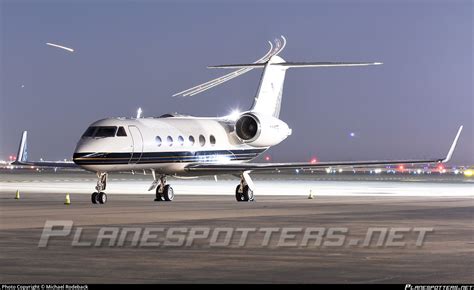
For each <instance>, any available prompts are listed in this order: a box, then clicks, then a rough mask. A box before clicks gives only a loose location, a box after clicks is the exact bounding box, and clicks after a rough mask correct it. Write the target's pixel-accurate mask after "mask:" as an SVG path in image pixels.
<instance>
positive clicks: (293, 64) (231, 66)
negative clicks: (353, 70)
mask: <svg viewBox="0 0 474 290" xmlns="http://www.w3.org/2000/svg"><path fill="white" fill-rule="evenodd" d="M381 64H382V63H381V62H282V63H271V64H270V65H272V66H283V67H287V68H292V67H346V66H368V65H381ZM265 65H266V63H243V64H222V65H212V66H208V68H229V69H234V68H263V67H265Z"/></svg>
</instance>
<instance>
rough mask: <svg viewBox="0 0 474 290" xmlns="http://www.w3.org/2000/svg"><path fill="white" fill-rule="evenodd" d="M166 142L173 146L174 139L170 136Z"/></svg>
mask: <svg viewBox="0 0 474 290" xmlns="http://www.w3.org/2000/svg"><path fill="white" fill-rule="evenodd" d="M166 141H168V146H170V147H171V146H173V137H171V136H168V138H166Z"/></svg>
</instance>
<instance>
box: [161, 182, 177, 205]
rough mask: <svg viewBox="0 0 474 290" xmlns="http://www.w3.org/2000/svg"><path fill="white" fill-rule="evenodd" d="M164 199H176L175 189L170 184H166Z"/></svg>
mask: <svg viewBox="0 0 474 290" xmlns="http://www.w3.org/2000/svg"><path fill="white" fill-rule="evenodd" d="M162 196H163V199H164V200H165V201H173V199H174V190H173V188H172V187H171V186H169V184H167V185H165V187H164V188H163V193H162Z"/></svg>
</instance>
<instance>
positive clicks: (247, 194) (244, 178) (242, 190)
mask: <svg viewBox="0 0 474 290" xmlns="http://www.w3.org/2000/svg"><path fill="white" fill-rule="evenodd" d="M249 183H251V184H252V185H253V182H252V180H251V179H250V176H249V175H248V173H246V172H244V173H242V174H241V175H240V184H239V185H237V187H236V188H235V199H236V200H237V201H239V202H241V201H255V197H254V195H253V190H252V189H250V186H249Z"/></svg>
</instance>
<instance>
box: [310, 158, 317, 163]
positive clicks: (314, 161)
mask: <svg viewBox="0 0 474 290" xmlns="http://www.w3.org/2000/svg"><path fill="white" fill-rule="evenodd" d="M309 163H311V164H316V163H318V159H317V158H316V157H313V158H311V160H310V161H309Z"/></svg>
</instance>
